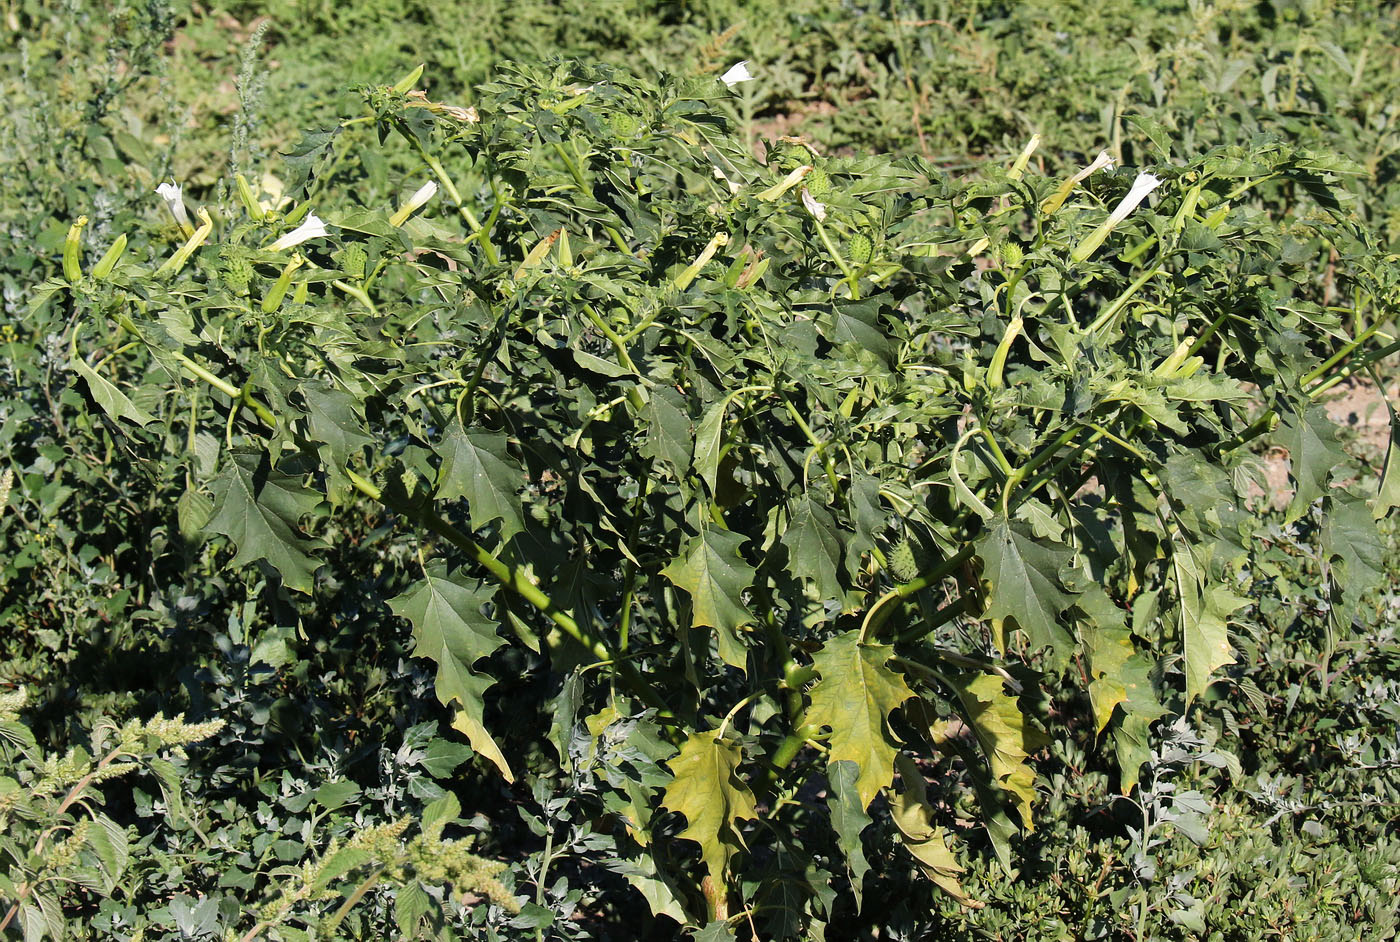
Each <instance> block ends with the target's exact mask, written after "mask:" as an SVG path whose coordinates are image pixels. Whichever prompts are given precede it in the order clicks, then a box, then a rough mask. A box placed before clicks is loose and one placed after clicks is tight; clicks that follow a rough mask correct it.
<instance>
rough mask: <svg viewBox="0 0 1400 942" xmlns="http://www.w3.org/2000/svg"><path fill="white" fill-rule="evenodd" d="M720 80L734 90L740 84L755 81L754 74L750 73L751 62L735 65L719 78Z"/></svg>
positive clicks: (746, 60)
mask: <svg viewBox="0 0 1400 942" xmlns="http://www.w3.org/2000/svg"><path fill="white" fill-rule="evenodd" d="M719 80H720V81H721V82H723V83H724V84H725V85H726V86H727V87H729V88H733V87H734V86H735V85H738V84H739V83H740V82H751V81H753V73H752V72H750V71H749V60H748V59H744V60H743V61H741V62H736V63H734V64H733V65H731V66H730V67H729V71H728V72H725V73H724V74H723V75H721V76H720V77H719Z"/></svg>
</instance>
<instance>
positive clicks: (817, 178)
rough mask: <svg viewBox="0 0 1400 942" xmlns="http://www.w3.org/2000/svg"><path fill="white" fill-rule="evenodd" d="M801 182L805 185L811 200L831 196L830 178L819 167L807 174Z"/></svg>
mask: <svg viewBox="0 0 1400 942" xmlns="http://www.w3.org/2000/svg"><path fill="white" fill-rule="evenodd" d="M802 182H803V183H804V184H806V186H807V192H808V193H811V194H812V199H816V200H823V199H826V198H827V197H828V196H830V195H831V177H830V176H829V175H828V174H827V172H826V171H825V170H823V169H822V168H821V167H817V168H816V169H815V170H813V171H812V172H811V173H809V174H807V176H806V178H805V179H803V181H802Z"/></svg>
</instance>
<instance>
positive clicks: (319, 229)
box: [268, 213, 327, 252]
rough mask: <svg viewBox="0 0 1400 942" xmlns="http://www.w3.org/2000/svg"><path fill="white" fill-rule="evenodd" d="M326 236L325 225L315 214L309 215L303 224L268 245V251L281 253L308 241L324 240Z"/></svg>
mask: <svg viewBox="0 0 1400 942" xmlns="http://www.w3.org/2000/svg"><path fill="white" fill-rule="evenodd" d="M326 235H327V232H326V224H325V223H324V222H322V221H321V219H320V217H318V216H317V215H316V214H315V213H311V214H310V215H308V216H307V217H306V221H305V222H303V223H302V224H301V225H299V226H297V227H296V228H295V229H293V230H292V231H291V232H288V233H287V234H286V235H284V236H282V238H280V239H278V240H277V241H276V242H274V243H272V244H271V245H269V246H268V249H270V250H271V251H273V252H281V251H284V250H286V249H289V248H291V247H292V246H294V245H301V244H302V243H303V242H306V241H308V240H310V239H324V238H325V237H326Z"/></svg>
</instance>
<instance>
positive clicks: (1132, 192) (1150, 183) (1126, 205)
mask: <svg viewBox="0 0 1400 942" xmlns="http://www.w3.org/2000/svg"><path fill="white" fill-rule="evenodd" d="M1161 185H1162V181H1161V180H1160V179H1159V178H1158V177H1154V176H1153V175H1152V174H1150V173H1147V172H1145V171H1144V172H1143V173H1139V174H1138V175H1137V178H1136V179H1134V180H1133V185H1132V187H1131V188H1130V189H1129V190H1128V195H1127V196H1125V197H1123V200H1122V202H1120V203H1119V204H1118V207H1117V208H1116V209H1114V210H1113V212H1112V213H1110V214H1109V217H1108V225H1109V228H1112V227H1113V226H1116V225H1118V224H1119V223H1120V222H1122V221H1123V220H1124V219H1126V218H1128V214H1129V213H1131V212H1132V211H1133V210H1135V209H1137V208H1138V204H1140V203H1141V202H1142V201H1143V200H1145V199H1147V194H1149V193H1151V192H1152V191H1153V190H1155V189H1157V187H1159V186H1161Z"/></svg>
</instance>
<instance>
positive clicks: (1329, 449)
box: [1278, 403, 1346, 520]
mask: <svg viewBox="0 0 1400 942" xmlns="http://www.w3.org/2000/svg"><path fill="white" fill-rule="evenodd" d="M1278 440H1279V443H1280V444H1282V445H1283V447H1285V448H1287V449H1288V457H1289V467H1288V474H1289V476H1290V477H1292V478H1293V484H1294V486H1295V487H1296V488H1297V490H1296V491H1294V494H1293V500H1292V501H1291V502H1290V503H1289V505H1288V519H1289V520H1297V519H1298V518H1299V517H1301V516H1302V515H1303V514H1304V513H1306V512H1307V510H1308V508H1309V507H1310V506H1312V502H1313V501H1314V500H1316V499H1317V498H1319V497H1321V496H1322V495H1323V493H1324V492H1325V491H1326V490H1327V482H1328V480H1329V479H1330V478H1331V476H1332V472H1333V470H1334V469H1336V468H1337V466H1338V465H1340V464H1342V463H1343V462H1344V461H1345V460H1346V453H1345V452H1343V451H1342V446H1341V443H1340V442H1339V441H1338V440H1337V426H1336V425H1335V424H1334V423H1333V422H1332V420H1331V418H1329V417H1328V415H1327V410H1326V409H1325V408H1324V407H1322V406H1320V405H1318V404H1316V403H1313V404H1312V405H1309V406H1308V407H1307V409H1306V411H1304V412H1303V413H1302V414H1301V415H1300V414H1299V413H1297V412H1289V413H1286V414H1285V415H1284V416H1283V421H1282V422H1281V423H1280V425H1279V429H1278Z"/></svg>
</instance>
